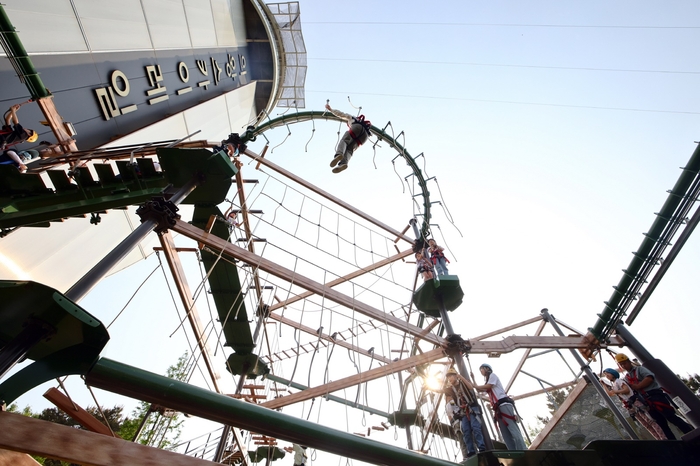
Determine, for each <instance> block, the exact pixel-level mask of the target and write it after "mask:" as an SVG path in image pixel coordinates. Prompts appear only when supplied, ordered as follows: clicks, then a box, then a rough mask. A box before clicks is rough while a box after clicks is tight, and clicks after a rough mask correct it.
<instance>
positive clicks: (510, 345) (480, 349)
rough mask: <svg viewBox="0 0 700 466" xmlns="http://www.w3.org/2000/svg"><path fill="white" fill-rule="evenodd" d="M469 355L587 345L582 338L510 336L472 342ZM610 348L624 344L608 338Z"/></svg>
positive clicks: (575, 347)
mask: <svg viewBox="0 0 700 466" xmlns="http://www.w3.org/2000/svg"><path fill="white" fill-rule="evenodd" d="M469 343H470V344H471V345H472V349H471V350H470V351H469V352H470V353H486V354H488V353H495V354H501V353H510V352H511V351H515V350H517V349H521V348H547V349H549V348H572V349H578V348H587V347H588V344H587V343H586V342H585V341H584V339H583V337H580V336H573V337H543V336H539V337H527V336H510V337H506V338H504V339H503V340H499V341H472V340H469ZM609 345H610V346H623V345H624V343H623V342H622V340H621V339H620V338H619V337H611V338H610V343H609Z"/></svg>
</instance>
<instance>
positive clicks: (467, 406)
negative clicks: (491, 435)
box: [443, 368, 486, 461]
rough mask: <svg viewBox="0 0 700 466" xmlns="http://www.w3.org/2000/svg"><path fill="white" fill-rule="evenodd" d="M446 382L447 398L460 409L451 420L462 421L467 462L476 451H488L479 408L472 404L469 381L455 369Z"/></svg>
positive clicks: (448, 372) (448, 374) (445, 391)
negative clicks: (478, 413)
mask: <svg viewBox="0 0 700 466" xmlns="http://www.w3.org/2000/svg"><path fill="white" fill-rule="evenodd" d="M445 382H446V387H445V388H444V390H443V392H444V393H445V396H446V397H448V396H449V397H451V398H452V399H453V400H454V402H455V403H456V405H457V407H458V410H457V412H453V415H452V417H451V419H453V420H455V421H460V427H461V428H462V439H463V440H464V445H465V446H466V449H467V452H466V453H467V455H466V456H465V457H464V460H465V461H466V460H467V458H470V457H472V456H474V455H476V449H478V450H479V452H482V451H485V450H486V444H485V443H484V435H483V433H482V432H481V421H479V416H478V415H477V410H478V406H476V407H475V406H474V403H470V399H471V396H470V393H469V391H468V384H469V381H467V379H465V378H464V377H462V376H461V375H459V374H458V373H457V371H456V370H455V369H454V368H451V369H450V370H448V371H447V375H446V380H445ZM472 396H473V395H472ZM475 443H476V447H475ZM463 453H464V452H463Z"/></svg>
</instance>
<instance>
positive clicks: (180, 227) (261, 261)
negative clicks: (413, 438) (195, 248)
mask: <svg viewBox="0 0 700 466" xmlns="http://www.w3.org/2000/svg"><path fill="white" fill-rule="evenodd" d="M172 229H173V230H174V231H176V232H178V233H180V234H182V235H185V236H187V237H188V238H190V239H193V240H195V241H200V242H202V243H204V244H206V245H207V246H209V247H210V248H213V249H214V250H216V251H223V253H224V254H225V255H227V256H228V257H232V258H234V259H238V260H241V261H243V262H247V263H248V264H251V265H254V266H256V267H259V268H260V270H262V271H264V272H268V273H270V274H272V275H274V276H276V277H278V278H282V279H283V280H286V281H288V282H290V283H294V284H295V285H297V286H299V287H301V288H304V289H306V290H309V291H313V292H314V293H316V294H319V295H321V296H325V298H326V299H327V300H329V301H332V302H334V303H336V304H340V305H341V306H345V307H347V308H349V309H354V310H355V311H356V312H359V313H360V314H363V315H366V316H367V317H370V318H372V319H376V320H378V321H380V322H383V323H385V324H387V325H390V326H392V327H394V328H396V329H398V330H401V331H403V332H406V333H409V334H411V335H413V336H415V337H423V339H424V340H425V341H428V342H430V343H433V344H435V345H438V346H443V345H445V343H446V342H445V339H444V338H441V337H439V336H437V335H435V334H428V335H425V336H423V335H422V332H423V329H422V328H421V327H418V326H416V325H413V324H409V323H408V322H406V321H404V320H401V319H399V318H397V317H394V316H392V315H390V314H387V313H385V312H382V311H380V310H379V309H376V308H374V307H372V306H370V305H368V304H365V303H363V302H361V301H357V300H355V299H353V298H351V297H350V296H347V295H344V294H342V293H340V292H338V291H335V290H334V289H332V288H329V287H327V286H325V285H322V284H321V283H318V282H315V281H313V280H311V279H309V278H307V277H305V276H303V275H300V274H297V273H296V272H293V271H292V270H289V269H287V268H285V267H282V266H280V265H278V264H276V263H274V262H272V261H270V260H268V259H265V258H263V257H260V256H258V255H256V254H252V253H251V252H249V251H247V250H245V249H243V248H241V247H239V246H236V245H234V244H231V243H229V242H228V241H226V240H224V239H221V238H219V237H218V236H215V235H211V234H209V233H207V232H205V231H203V230H201V229H199V228H197V227H195V226H194V225H190V224H189V223H187V222H183V221H182V220H177V221H176V222H175V225H174V226H173V228H172Z"/></svg>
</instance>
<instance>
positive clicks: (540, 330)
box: [506, 320, 547, 393]
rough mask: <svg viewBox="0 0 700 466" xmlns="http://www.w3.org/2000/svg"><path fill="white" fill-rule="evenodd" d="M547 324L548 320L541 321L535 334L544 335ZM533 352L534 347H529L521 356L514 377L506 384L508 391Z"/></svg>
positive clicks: (537, 335)
mask: <svg viewBox="0 0 700 466" xmlns="http://www.w3.org/2000/svg"><path fill="white" fill-rule="evenodd" d="M545 325H547V321H546V320H543V321H541V322H540V325H539V326H538V327H537V330H536V331H535V336H536V337H539V336H540V335H542V330H544V326H545ZM531 352H532V348H528V349H527V350H525V354H523V357H522V358H520V362H519V363H518V365H517V366H516V368H515V370H514V371H513V377H511V378H510V380H509V381H508V384H507V385H506V393H508V390H510V387H512V386H513V382H515V378H516V377H517V376H518V374H519V373H520V369H522V368H523V365H524V364H525V361H527V358H528V357H530V353H531Z"/></svg>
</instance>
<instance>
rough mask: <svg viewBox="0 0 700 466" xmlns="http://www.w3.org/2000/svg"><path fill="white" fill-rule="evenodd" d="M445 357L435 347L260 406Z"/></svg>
mask: <svg viewBox="0 0 700 466" xmlns="http://www.w3.org/2000/svg"><path fill="white" fill-rule="evenodd" d="M443 357H445V352H444V351H443V349H442V348H436V349H434V350H431V351H428V352H427V353H423V354H420V355H417V356H411V357H410V358H406V359H401V360H399V361H396V362H392V363H391V364H387V365H386V366H382V367H377V368H375V369H372V370H369V371H367V372H363V373H361V374H356V375H352V376H350V377H345V378H344V379H340V380H337V381H335V382H331V383H327V384H325V385H320V386H318V387H314V388H309V389H308V390H303V391H300V392H297V393H295V394H293V395H287V396H283V397H279V398H275V399H274V400H270V401H268V402H265V403H262V404H261V406H264V407H266V408H270V409H277V408H281V407H283V406H289V405H291V404H294V403H299V402H301V401H306V400H310V399H311V398H316V397H317V396H322V395H327V394H330V393H333V392H336V391H338V390H342V389H343V388H347V387H353V386H355V385H357V384H360V383H364V382H369V381H370V380H374V379H378V378H380V377H384V376H386V375H390V374H394V373H396V372H400V371H403V370H406V369H409V368H411V367H415V366H417V365H420V364H425V363H428V362H433V361H435V360H437V359H440V358H443Z"/></svg>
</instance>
